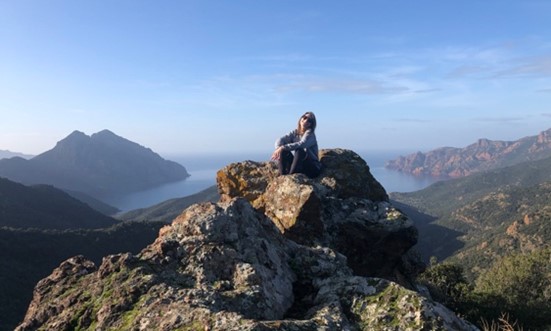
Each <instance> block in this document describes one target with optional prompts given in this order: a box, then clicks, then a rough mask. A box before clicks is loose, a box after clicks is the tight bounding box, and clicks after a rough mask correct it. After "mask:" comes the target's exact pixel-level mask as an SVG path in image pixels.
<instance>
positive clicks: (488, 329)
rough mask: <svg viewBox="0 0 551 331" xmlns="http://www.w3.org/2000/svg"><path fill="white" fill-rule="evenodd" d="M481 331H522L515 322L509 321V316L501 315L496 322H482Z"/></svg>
mask: <svg viewBox="0 0 551 331" xmlns="http://www.w3.org/2000/svg"><path fill="white" fill-rule="evenodd" d="M482 331H523V328H522V327H521V326H519V325H518V322H517V321H514V322H512V321H510V318H509V314H502V315H501V317H500V318H498V319H497V321H495V320H493V321H491V322H488V321H486V320H484V319H483V320H482Z"/></svg>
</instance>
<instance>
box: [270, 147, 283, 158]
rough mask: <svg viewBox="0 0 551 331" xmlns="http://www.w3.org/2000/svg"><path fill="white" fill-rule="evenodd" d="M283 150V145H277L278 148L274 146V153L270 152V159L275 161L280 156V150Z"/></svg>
mask: <svg viewBox="0 0 551 331" xmlns="http://www.w3.org/2000/svg"><path fill="white" fill-rule="evenodd" d="M282 150H283V147H282V146H279V147H278V148H276V150H275V151H274V153H273V154H272V160H273V161H277V160H279V158H280V157H281V151H282Z"/></svg>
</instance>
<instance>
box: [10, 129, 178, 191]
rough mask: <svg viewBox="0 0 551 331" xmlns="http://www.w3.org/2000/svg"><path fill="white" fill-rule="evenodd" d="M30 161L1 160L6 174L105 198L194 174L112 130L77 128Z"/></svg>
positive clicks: (27, 180)
mask: <svg viewBox="0 0 551 331" xmlns="http://www.w3.org/2000/svg"><path fill="white" fill-rule="evenodd" d="M29 162H30V163H29V165H28V167H26V168H25V169H21V167H19V168H18V167H15V166H13V165H9V164H4V165H0V175H4V176H5V177H8V178H11V179H12V180H15V181H19V182H22V183H25V184H50V185H54V186H56V187H59V188H62V189H67V190H72V191H80V192H83V193H87V194H88V195H91V196H93V197H94V198H97V199H100V200H101V199H103V198H105V196H109V195H111V196H112V195H117V194H126V193H130V192H135V191H140V190H144V189H148V188H151V187H155V186H159V185H162V184H166V183H170V182H175V181H179V180H183V179H185V178H187V177H188V176H189V174H188V173H187V171H186V169H185V168H184V167H183V166H182V165H180V164H178V163H176V162H172V161H168V160H165V159H163V158H162V157H160V156H159V155H158V154H156V153H154V152H153V151H152V150H151V149H149V148H146V147H143V146H141V145H139V144H137V143H135V142H132V141H130V140H127V139H125V138H123V137H120V136H117V135H116V134H115V133H113V132H111V131H109V130H103V131H100V132H98V133H95V134H93V135H92V136H91V137H90V136H87V135H86V134H85V133H83V132H81V131H78V130H75V131H73V132H72V133H71V134H70V135H68V136H67V137H65V138H64V139H62V140H60V141H59V142H58V143H57V144H56V146H55V147H54V148H53V149H51V150H49V151H46V152H44V153H42V154H40V155H38V156H36V157H34V158H33V159H31V160H29ZM4 163H5V162H4ZM12 163H13V162H12ZM8 168H9V169H8ZM16 168H17V169H16Z"/></svg>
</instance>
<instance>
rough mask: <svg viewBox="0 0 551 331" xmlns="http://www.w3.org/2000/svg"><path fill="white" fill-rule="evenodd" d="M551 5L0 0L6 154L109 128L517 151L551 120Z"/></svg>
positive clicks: (152, 138)
mask: <svg viewBox="0 0 551 331" xmlns="http://www.w3.org/2000/svg"><path fill="white" fill-rule="evenodd" d="M550 12H551V2H547V1H538V0H527V1H505V2H504V1H497V0H490V1H483V2H474V1H468V2H458V3H451V2H442V1H436V0H432V1H416V2H411V1H405V0H402V1H394V2H384V1H359V0H358V1H350V2H346V3H341V2H333V1H323V0H322V1H310V0H306V1H300V2H297V1H291V0H282V1H251V0H236V1H231V2H227V1H214V0H201V1H199V0H187V1H170V0H169V1H163V2H146V1H129V0H122V1H116V2H113V1H106V0H97V1H89V0H85V1H79V2H74V1H69V0H53V1H47V2H45V1H39V0H28V1H18V0H7V1H2V2H0V72H1V73H2V74H1V75H0V118H1V119H2V121H1V123H0V150H10V151H12V152H17V153H24V154H32V155H37V154H40V153H42V152H44V151H47V150H49V149H51V148H53V147H54V146H55V143H56V142H57V141H59V140H61V139H63V138H64V137H66V136H67V135H69V134H70V133H71V132H72V131H74V130H79V131H82V132H84V133H86V134H87V135H91V134H93V133H95V132H98V131H101V130H103V129H108V130H111V131H113V132H114V133H116V134H117V135H120V136H122V137H124V138H126V139H129V140H131V141H134V142H136V143H139V144H140V145H143V146H146V147H148V148H151V149H152V150H154V151H155V152H157V153H159V154H160V155H162V156H165V155H174V154H182V153H199V154H200V153H224V152H227V153H240V152H243V151H254V152H260V151H266V152H267V153H269V152H270V151H271V149H272V148H273V143H274V141H275V139H276V138H278V137H279V136H281V135H283V134H285V133H287V132H288V131H290V130H292V129H293V128H294V127H295V126H296V122H297V119H298V118H299V116H300V115H301V114H302V113H303V112H305V111H313V112H315V113H316V115H317V118H318V129H317V136H318V141H319V144H320V148H334V147H341V148H347V149H352V150H376V151H384V150H403V151H428V150H431V149H434V148H438V147H444V146H447V147H465V146H467V145H469V144H471V143H473V142H475V141H476V140H477V139H480V138H487V139H491V140H504V141H512V140H518V139H520V138H523V137H525V136H532V135H536V134H538V133H539V132H541V131H544V130H547V129H548V128H550V127H551V125H549V124H547V123H548V122H549V120H550V119H551V109H549V106H548V105H549V104H551V29H549V26H550V23H549V21H550V20H549V13H550Z"/></svg>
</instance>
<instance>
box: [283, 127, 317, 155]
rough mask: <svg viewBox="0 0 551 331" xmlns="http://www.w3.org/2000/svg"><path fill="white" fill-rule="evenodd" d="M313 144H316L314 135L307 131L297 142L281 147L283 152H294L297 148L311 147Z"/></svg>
mask: <svg viewBox="0 0 551 331" xmlns="http://www.w3.org/2000/svg"><path fill="white" fill-rule="evenodd" d="M315 144H316V135H315V134H314V133H313V132H312V130H307V131H306V132H305V133H304V134H303V135H302V137H301V138H300V140H299V141H297V142H291V143H287V144H283V145H282V147H283V150H284V151H294V150H296V149H299V148H308V147H312V146H314V145H315Z"/></svg>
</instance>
